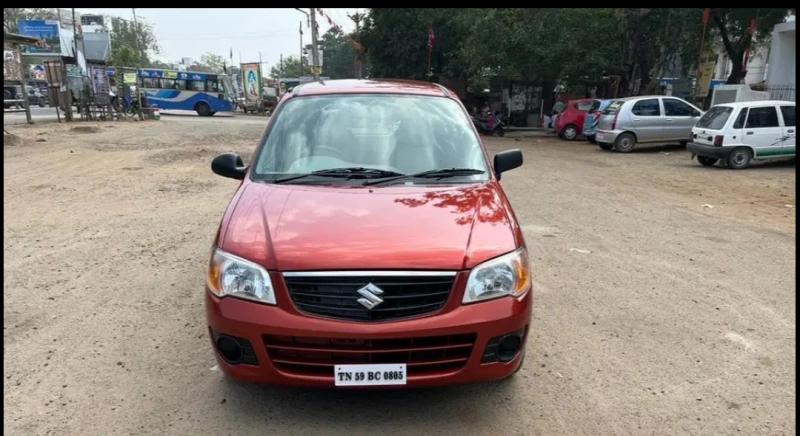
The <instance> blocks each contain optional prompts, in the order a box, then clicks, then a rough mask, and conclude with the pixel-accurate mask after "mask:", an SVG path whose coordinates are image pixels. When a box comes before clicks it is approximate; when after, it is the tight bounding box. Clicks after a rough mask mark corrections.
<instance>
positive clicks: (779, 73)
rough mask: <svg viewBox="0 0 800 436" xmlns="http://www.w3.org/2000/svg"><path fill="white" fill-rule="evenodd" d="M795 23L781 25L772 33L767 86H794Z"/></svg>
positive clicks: (795, 68) (795, 58) (795, 59)
mask: <svg viewBox="0 0 800 436" xmlns="http://www.w3.org/2000/svg"><path fill="white" fill-rule="evenodd" d="M795 28H796V22H795V21H790V22H788V23H781V24H778V25H777V26H775V29H774V30H773V31H772V46H771V47H770V54H769V70H768V71H767V84H768V85H771V86H774V85H791V86H795V83H796V76H795V73H796V71H797V56H796V53H795V38H796V36H795Z"/></svg>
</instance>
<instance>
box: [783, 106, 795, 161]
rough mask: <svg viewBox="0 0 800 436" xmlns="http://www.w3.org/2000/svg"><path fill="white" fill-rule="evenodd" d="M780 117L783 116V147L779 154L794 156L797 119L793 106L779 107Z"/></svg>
mask: <svg viewBox="0 0 800 436" xmlns="http://www.w3.org/2000/svg"><path fill="white" fill-rule="evenodd" d="M781 115H782V116H783V137H784V140H783V147H781V154H784V155H789V156H794V155H795V149H796V146H797V126H796V124H797V117H796V115H795V105H788V104H785V105H781Z"/></svg>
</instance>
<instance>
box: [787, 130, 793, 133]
mask: <svg viewBox="0 0 800 436" xmlns="http://www.w3.org/2000/svg"><path fill="white" fill-rule="evenodd" d="M786 132H787V133H794V129H792V130H787V131H786Z"/></svg>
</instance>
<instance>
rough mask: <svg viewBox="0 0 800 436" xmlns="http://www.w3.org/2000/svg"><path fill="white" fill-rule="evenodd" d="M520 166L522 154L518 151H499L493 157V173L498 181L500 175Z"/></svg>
mask: <svg viewBox="0 0 800 436" xmlns="http://www.w3.org/2000/svg"><path fill="white" fill-rule="evenodd" d="M520 166H522V152H521V151H519V149H514V150H506V151H501V152H500V153H497V154H496V155H494V172H495V175H496V176H497V179H498V180H500V174H502V173H504V172H506V171H509V170H513V169H514V168H517V167H520Z"/></svg>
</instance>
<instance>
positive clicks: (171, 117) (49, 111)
mask: <svg viewBox="0 0 800 436" xmlns="http://www.w3.org/2000/svg"><path fill="white" fill-rule="evenodd" d="M161 114H162V115H163V116H162V117H161V119H162V120H165V121H187V122H193V121H199V122H203V121H210V120H220V119H224V120H235V121H236V122H240V123H245V124H264V123H266V120H268V119H269V118H268V117H260V116H255V115H244V114H236V115H233V114H225V113H217V114H215V115H214V116H213V117H209V118H206V117H200V116H198V115H197V114H196V113H195V112H191V111H162V112H161ZM31 117H33V122H34V123H49V122H55V121H58V116H57V115H56V109H55V108H49V107H45V108H40V107H38V106H37V107H33V108H31ZM61 119H62V120H63V119H64V114H63V113H61ZM26 122H27V120H26V118H25V112H24V111H20V112H16V111H13V112H12V111H4V112H3V124H5V125H14V124H25V123H26Z"/></svg>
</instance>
